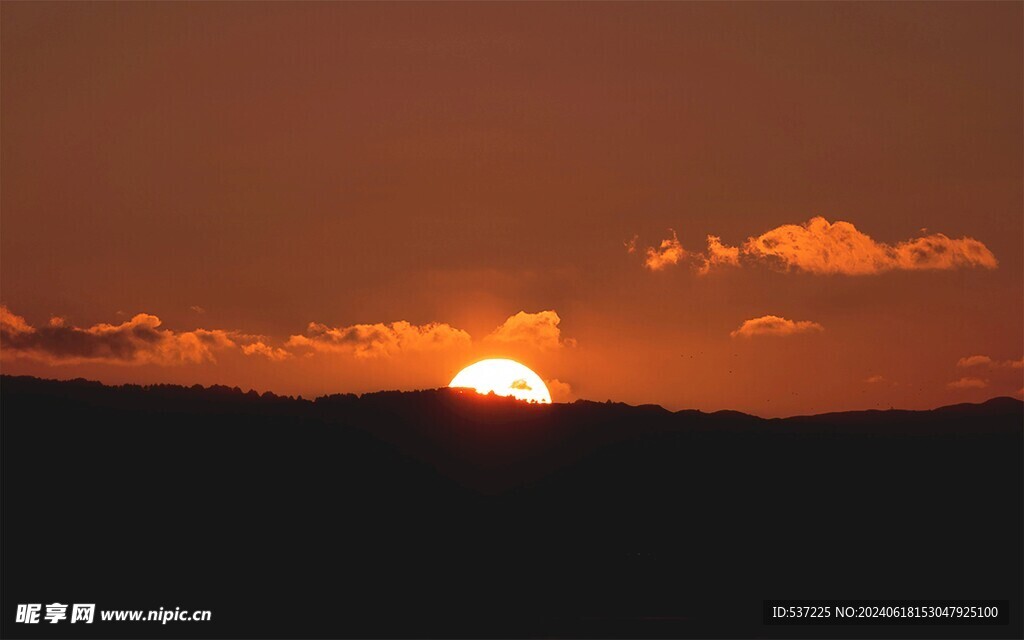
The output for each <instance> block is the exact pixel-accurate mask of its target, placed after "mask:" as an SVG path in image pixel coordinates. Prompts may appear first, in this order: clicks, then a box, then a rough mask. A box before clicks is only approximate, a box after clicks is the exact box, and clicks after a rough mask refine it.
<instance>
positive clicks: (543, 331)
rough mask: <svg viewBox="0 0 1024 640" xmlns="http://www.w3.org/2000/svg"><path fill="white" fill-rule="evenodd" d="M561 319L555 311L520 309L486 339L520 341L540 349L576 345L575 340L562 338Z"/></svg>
mask: <svg viewBox="0 0 1024 640" xmlns="http://www.w3.org/2000/svg"><path fill="white" fill-rule="evenodd" d="M561 321H562V319H561V318H559V317H558V314H557V313H555V312H554V311H539V312H537V313H527V312H525V311H520V312H519V313H517V314H515V315H514V316H509V317H508V319H507V320H505V322H503V323H502V324H501V326H500V327H498V328H497V329H495V330H494V331H493V332H492V333H491V334H490V335H489V336H487V338H485V339H486V340H489V341H494V342H501V343H519V344H522V345H524V346H533V347H536V348H538V349H557V348H559V347H562V346H575V344H576V341H575V340H573V339H571V338H568V339H564V340H563V339H562V331H561V330H560V329H559V328H558V325H559V323H560V322H561Z"/></svg>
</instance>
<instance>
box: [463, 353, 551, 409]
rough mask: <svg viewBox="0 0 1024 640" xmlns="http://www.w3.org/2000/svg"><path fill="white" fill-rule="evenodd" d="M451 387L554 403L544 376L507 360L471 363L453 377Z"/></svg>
mask: <svg viewBox="0 0 1024 640" xmlns="http://www.w3.org/2000/svg"><path fill="white" fill-rule="evenodd" d="M448 386H449V387H466V388H470V389H475V390H476V392H477V393H482V394H487V393H491V392H492V391H493V392H494V393H495V394H496V395H499V396H512V397H514V398H516V399H518V400H527V401H530V402H542V403H547V404H550V403H551V394H550V393H549V392H548V387H547V385H545V384H544V381H543V380H542V379H541V377H540V376H538V375H537V374H536V373H534V372H533V371H532V370H531V369H530V368H529V367H527V366H525V365H522V364H519V363H518V362H516V361H515V360H508V359H505V358H491V359H488V360H481V361H480V362H477V363H474V364H471V365H469V366H468V367H466V368H465V369H463V370H462V371H460V372H459V373H458V375H456V376H455V377H454V378H452V381H451V382H450V383H448Z"/></svg>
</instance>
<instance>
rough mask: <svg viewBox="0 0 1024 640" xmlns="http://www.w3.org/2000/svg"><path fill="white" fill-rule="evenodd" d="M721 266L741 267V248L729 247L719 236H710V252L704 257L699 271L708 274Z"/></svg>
mask: <svg viewBox="0 0 1024 640" xmlns="http://www.w3.org/2000/svg"><path fill="white" fill-rule="evenodd" d="M720 266H732V267H738V266H740V248H739V247H727V246H726V245H724V244H722V239H721V238H719V237H718V236H708V251H707V253H706V254H704V255H703V256H702V263H701V265H700V267H699V268H698V270H699V272H700V273H701V274H706V273H708V272H709V271H711V269H714V268H715V267H720Z"/></svg>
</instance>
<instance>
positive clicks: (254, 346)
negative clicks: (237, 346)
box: [242, 341, 293, 362]
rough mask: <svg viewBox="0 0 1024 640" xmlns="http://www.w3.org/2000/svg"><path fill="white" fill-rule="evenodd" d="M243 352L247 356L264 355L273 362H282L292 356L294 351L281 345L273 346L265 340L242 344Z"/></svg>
mask: <svg viewBox="0 0 1024 640" xmlns="http://www.w3.org/2000/svg"><path fill="white" fill-rule="evenodd" d="M242 353H244V354H245V355H247V356H263V357H265V358H267V359H268V360H271V361H273V362H280V361H282V360H287V359H288V358H291V357H292V355H293V354H292V353H291V352H289V351H285V350H284V349H281V348H280V347H271V346H269V345H267V344H266V343H264V342H263V341H257V342H253V343H251V344H246V345H242Z"/></svg>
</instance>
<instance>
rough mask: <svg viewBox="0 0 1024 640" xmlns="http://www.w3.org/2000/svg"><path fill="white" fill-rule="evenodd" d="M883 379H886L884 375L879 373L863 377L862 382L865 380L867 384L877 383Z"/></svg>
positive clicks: (883, 380)
mask: <svg viewBox="0 0 1024 640" xmlns="http://www.w3.org/2000/svg"><path fill="white" fill-rule="evenodd" d="M885 381H886V380H885V376H879V375H874V376H868V377H867V378H865V379H864V382H866V383H868V384H878V383H880V382H885Z"/></svg>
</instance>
